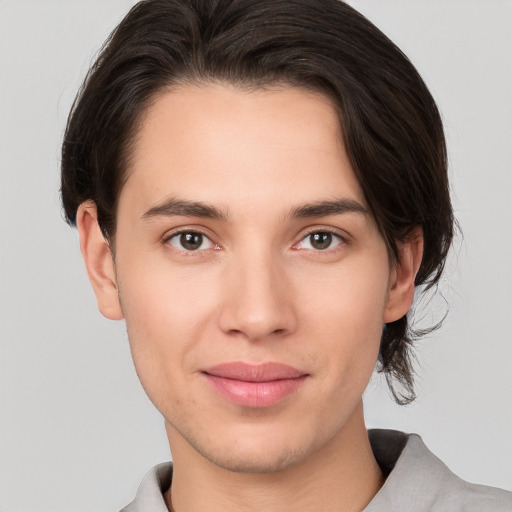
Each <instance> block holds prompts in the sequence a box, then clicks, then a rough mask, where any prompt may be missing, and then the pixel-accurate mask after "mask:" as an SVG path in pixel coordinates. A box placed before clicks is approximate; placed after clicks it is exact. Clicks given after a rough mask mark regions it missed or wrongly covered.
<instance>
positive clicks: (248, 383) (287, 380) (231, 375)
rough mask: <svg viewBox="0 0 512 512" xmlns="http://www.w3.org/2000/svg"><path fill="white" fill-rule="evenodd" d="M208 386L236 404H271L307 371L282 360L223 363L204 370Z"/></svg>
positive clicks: (292, 388) (300, 381) (288, 392)
mask: <svg viewBox="0 0 512 512" xmlns="http://www.w3.org/2000/svg"><path fill="white" fill-rule="evenodd" d="M202 373H203V375H204V376H205V377H206V380H207V381H208V383H209V384H210V386H211V387H212V388H213V389H214V390H215V391H216V392H218V393H219V394H221V395H222V396H224V397H225V398H227V399H228V400H230V401H231V402H232V403H234V404H235V405H240V406H243V407H252V408H263V407H270V406H272V405H275V404H277V403H279V402H280V401H282V400H284V399H285V398H286V397H287V396H289V395H291V394H292V393H294V392H295V391H297V390H298V389H299V387H300V386H301V385H302V384H303V382H304V381H305V380H306V379H307V377H308V374H306V373H304V372H302V371H300V370H298V369H296V368H293V367H291V366H288V365H283V364H281V363H265V364H261V365H251V364H247V363H242V362H233V363H224V364H221V365H218V366H214V367H212V368H208V369H206V370H203V372H202Z"/></svg>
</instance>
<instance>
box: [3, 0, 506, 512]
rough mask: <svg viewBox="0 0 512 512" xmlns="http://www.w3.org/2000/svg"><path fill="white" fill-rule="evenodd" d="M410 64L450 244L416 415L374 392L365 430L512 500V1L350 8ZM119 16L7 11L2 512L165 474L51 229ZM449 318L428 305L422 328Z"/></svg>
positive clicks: (116, 354)
mask: <svg viewBox="0 0 512 512" xmlns="http://www.w3.org/2000/svg"><path fill="white" fill-rule="evenodd" d="M350 3H352V4H353V5H354V6H356V7H357V8H359V9H360V10H361V11H362V12H363V13H364V14H366V15H367V16H368V17H369V18H370V19H371V20H373V21H374V22H375V23H376V24H377V25H378V26H379V27H381V28H382V29H383V30H384V31H385V32H386V33H387V34H388V35H389V36H390V37H391V38H392V39H393V40H394V41H395V42H397V43H398V44H399V46H401V48H402V49H403V50H404V51H405V52H406V53H407V54H408V55H409V56H410V58H411V59H412V60H413V62H414V63H415V64H416V65H417V67H418V69H419V70H420V72H421V73H422V74H423V76H424V78H425V80H426V81H427V83H428V84H429V86H430V87H431V90H432V92H433V94H434V96H435V98H436V99H437V101H438V103H439V105H440V108H441V110H442V112H443V116H444V120H445V124H446V129H447V135H448V142H449V155H450V173H451V177H452V183H453V191H454V202H455V207H456V210H457V217H458V219H459V221H460V223H461V225H462V228H463V230H464V240H462V239H460V238H459V240H458V242H457V244H458V245H457V246H456V247H457V249H456V251H455V253H454V257H452V259H451V261H450V264H449V267H448V272H447V276H446V278H445V280H444V281H443V283H442V292H443V295H444V297H445V299H446V300H447V301H448V302H449V303H450V308H451V311H450V314H449V317H448V319H447V321H446V323H445V325H444V327H443V329H442V330H441V331H439V332H437V333H435V334H434V335H432V336H430V337H429V338H428V339H426V340H424V341H423V342H422V343H421V345H420V347H419V350H418V356H419V359H420V361H421V365H420V366H419V367H418V373H419V378H418V386H417V389H418V394H419V398H418V400H417V401H416V402H415V403H414V404H412V405H410V406H409V407H406V408H400V407H398V406H396V405H394V404H393V402H392V401H391V399H389V397H388V395H387V392H386V388H385V386H384V385H383V383H382V382H380V381H379V379H374V380H373V381H372V383H371V384H370V386H369V389H368V391H367V394H366V404H365V405H366V414H367V420H368V424H369V426H384V427H394V428H399V429H403V430H406V431H415V432H418V433H420V434H421V435H422V436H423V438H424V440H425V441H426V443H427V444H428V446H429V447H430V448H431V449H432V450H433V451H434V452H435V453H437V454H438V455H439V456H440V458H441V459H443V460H444V461H445V462H446V463H447V464H448V465H449V466H450V467H451V468H452V469H453V470H454V471H455V472H456V473H458V474H459V475H460V476H462V477H464V478H466V479H468V480H470V481H477V482H480V483H485V484H489V485H495V486H500V487H505V488H508V489H512V435H511V432H512V407H511V405H512V403H511V402H512V327H511V325H512V322H511V317H512V267H511V262H512V233H511V231H512V230H511V224H512V206H511V201H510V196H511V192H512V172H511V162H512V149H511V148H512V121H511V119H512V98H511V94H512V70H511V67H512V56H511V54H512V2H510V1H509V0H414V1H413V0H353V1H351V2H350ZM132 4H133V2H132V1H130V0H108V1H104V0H72V1H70V0H60V1H59V0H32V1H30V0H0V171H1V172H0V222H1V225H0V229H1V239H0V240H1V252H0V258H1V259H0V292H1V296H0V300H1V302H0V315H1V317H0V336H1V352H0V405H1V409H0V510H1V511H2V512H43V511H52V512H69V511H87V512H96V511H98V512H99V511H107V510H117V509H119V508H120V507H121V506H123V505H125V504H126V503H127V502H128V501H130V500H131V499H132V497H133V495H134V493H135V491H136V488H137V485H138V483H139V482H140V480H141V479H142V477H143V475H144V474H145V472H146V471H147V470H148V469H149V468H150V467H151V466H152V465H154V464H155V463H157V462H160V461H163V460H166V459H167V458H168V457H169V450H168V447H167V442H166V439H165V435H164V429H163V422H162V420H161V419H160V417H159V415H158V414H157V413H156V412H155V411H154V410H153V407H152V405H151V404H150V403H149V401H148V400H147V398H146V397H145V395H144V393H143V391H142V390H141V387H140V385H139V383H138V380H137V378H136V375H135V372H134V370H133V369H132V364H131V360H130V355H129V350H128V345H127V341H126V335H125V331H124V326H123V324H122V323H114V322H109V321H107V320H105V319H103V318H102V317H101V316H100V315H99V313H98V312H97V311H96V305H95V300H94V297H93V294H92V291H91V289H90V286H89V283H88V281H87V278H86V275H85V271H84V269H83V265H82V262H81V257H80V254H79V249H78V243H77V234H76V231H75V230H72V229H70V228H68V227H67V226H66V225H65V224H64V222H63V221H62V218H61V213H60V205H59V194H58V187H59V149H60V148H59V146H60V142H61V137H62V133H63V129H64V124H65V120H66V116H67V113H68V111H69V107H70V105H71V102H72V99H73V97H74V94H75V92H76V89H77V87H78V85H79V83H80V80H81V78H82V77H83V75H84V73H85V72H86V70H87V68H88V65H89V63H90V62H91V59H92V58H93V56H94V54H95V52H96V50H97V49H98V48H99V46H100V44H101V43H102V41H103V40H104V38H105V37H106V35H107V34H108V33H109V32H110V30H111V29H112V28H113V27H114V26H115V24H116V23H117V22H118V21H119V20H120V19H121V17H122V16H123V15H124V13H125V12H126V11H127V10H128V8H129V7H130V6H131V5H132ZM444 308H445V303H444V302H443V300H442V299H440V298H439V297H438V298H437V299H435V300H433V301H432V303H431V305H430V309H429V315H428V317H427V321H429V320H435V319H438V318H439V317H440V316H441V315H442V314H443V311H444Z"/></svg>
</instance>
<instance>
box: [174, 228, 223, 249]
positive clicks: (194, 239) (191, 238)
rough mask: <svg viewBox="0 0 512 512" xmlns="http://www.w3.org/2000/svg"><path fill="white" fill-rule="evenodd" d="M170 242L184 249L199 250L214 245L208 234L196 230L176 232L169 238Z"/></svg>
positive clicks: (177, 247)
mask: <svg viewBox="0 0 512 512" xmlns="http://www.w3.org/2000/svg"><path fill="white" fill-rule="evenodd" d="M168 243H169V244H170V245H171V246H172V247H175V248H176V249H180V250H182V251H183V250H185V251H198V250H204V249H210V248H211V247H213V243H212V242H211V240H210V239H209V238H208V237H207V236H205V235H203V234H202V233H197V232H194V231H186V232H183V233H176V234H175V235H173V236H171V237H170V238H169V239H168Z"/></svg>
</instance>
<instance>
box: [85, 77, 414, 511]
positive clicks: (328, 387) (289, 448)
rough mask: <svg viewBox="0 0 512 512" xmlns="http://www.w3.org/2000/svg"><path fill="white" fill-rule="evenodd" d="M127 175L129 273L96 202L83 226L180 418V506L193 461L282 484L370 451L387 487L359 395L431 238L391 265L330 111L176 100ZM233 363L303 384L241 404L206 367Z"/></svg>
mask: <svg viewBox="0 0 512 512" xmlns="http://www.w3.org/2000/svg"><path fill="white" fill-rule="evenodd" d="M127 173H128V174H127V180H126V183H125V185H124V187H123V189H122V191H121V194H120V199H119V206H118V222H117V232H116V236H115V248H116V260H115V266H114V264H113V262H112V258H111V255H110V253H109V250H108V245H107V244H106V242H104V241H102V238H101V234H98V233H99V228H98V227H97V224H95V211H94V205H93V204H91V203H84V205H82V206H81V208H80V210H79V214H78V227H79V230H80V234H81V244H82V251H83V253H84V257H85V259H86V263H87V267H88V271H89V275H90V278H91V281H92V283H93V286H94V288H95V291H96V295H97V298H98V304H99V307H100V310H101V311H102V312H103V314H104V315H105V316H107V317H109V318H121V317H124V318H125V319H126V324H127V329H128V334H129V340H130V347H131V351H132V354H133V359H134V362H135V366H136V369H137V373H138V375H139V377H140V380H141V382H142V385H143V386H144V389H145V390H146V392H147V394H148V396H149V397H150V398H151V400H152V401H153V403H154V404H155V406H156V407H157V408H158V409H159V411H160V412H161V413H162V415H163V416H164V418H165V420H166V428H167V432H168V436H169V441H170V445H171V449H172V453H173V459H174V461H175V476H174V477H173V503H174V487H175V483H176V485H178V484H179V482H180V480H179V479H180V462H181V461H185V460H186V461H187V462H186V463H185V462H183V463H182V467H185V465H188V466H189V467H192V466H193V465H194V464H196V467H199V466H201V465H202V466H203V467H210V468H211V467H212V464H213V466H215V467H216V470H217V471H220V472H221V473H222V472H223V471H229V472H238V473H244V474H245V473H251V474H268V473H274V474H275V473H286V472H287V471H288V472H289V471H296V470H297V468H300V467H302V466H304V465H306V464H308V465H309V467H310V468H311V467H312V466H311V465H312V464H313V465H314V464H315V461H317V462H318V461H322V462H321V464H322V465H323V466H325V467H326V468H327V469H329V468H330V469H329V470H332V467H331V466H330V465H331V463H332V464H339V462H337V461H335V460H334V455H335V456H336V457H337V458H338V459H340V458H341V460H342V461H343V460H345V464H346V466H347V467H348V466H349V465H350V464H349V462H347V461H348V460H349V459H350V457H353V460H352V462H354V461H355V460H356V457H359V458H360V459H361V453H362V452H363V451H364V452H365V453H366V454H367V459H364V458H363V462H361V464H363V465H364V464H373V465H374V468H373V469H374V472H373V475H374V476H375V479H374V481H373V485H374V486H375V485H376V482H377V480H378V478H379V475H380V473H379V471H378V468H377V466H376V463H375V461H374V460H373V459H372V456H371V450H369V445H367V440H366V437H365V436H366V430H365V427H364V421H363V414H362V406H361V396H362V393H363V391H364V389H365V387H366V385H367V383H368V381H369V379H370V376H371V374H372V372H373V369H374V367H375V363H376V360H377V356H378V351H379V343H380V339H381V334H382V329H383V324H384V323H386V322H391V321H394V320H397V319H399V318H401V317H402V316H403V315H404V314H405V313H406V312H407V311H408V309H409V307H410V304H411V301H412V297H413V292H414V276H415V273H416V271H417V268H418V266H419V263H420V260H421V236H419V237H417V239H416V241H415V242H411V243H408V244H403V245H402V246H401V260H400V262H399V264H398V265H393V264H391V262H390V258H389V256H388V252H387V249H386V245H385V243H384V240H383V238H382V236H381V234H380V232H379V230H378V228H377V226H376V223H375V221H374V219H373V217H372V216H371V214H370V213H369V208H368V205H367V204H366V202H365V199H364V197H363V195H362V192H361V190H360V187H359V185H358V182H357V180H356V178H355V175H354V172H353V170H352V168H351V165H350V163H349V161H348V158H347V156H346V153H345V151H344V149H343V147H342V144H341V133H340V123H339V119H338V115H337V113H336V110H335V109H334V108H333V106H332V104H331V103H330V101H329V100H328V99H326V98H325V97H323V96H322V95H319V94H314V93H311V92H307V91H304V90H300V89H297V88H292V87H288V88H286V87H281V88H274V89H271V90H257V91H251V92H247V91H241V90H239V89H236V88H234V87H232V86H229V85H219V84H217V85H205V86H201V87H199V86H197V87H196V86H187V87H183V88H179V89H175V90H170V91H167V92H165V93H163V94H161V95H160V96H159V97H158V98H157V99H155V101H154V102H153V103H152V105H151V106H150V107H149V109H148V110H147V112H146V113H145V115H144V117H143V119H142V120H141V124H140V128H139V132H138V135H137V138H136V141H135V146H134V149H133V156H132V159H131V162H130V168H129V169H128V171H127ZM102 244H103V245H102ZM226 363H246V364H247V365H256V366H258V365H262V364H266V363H279V364H282V365H286V366H288V367H291V368H293V369H295V370H297V372H298V373H299V374H300V375H301V379H302V380H301V382H300V384H299V385H297V386H296V387H295V388H293V390H292V391H291V392H290V393H285V394H284V395H283V396H282V397H281V395H279V396H278V397H277V398H278V399H277V401H271V403H270V404H267V405H265V404H266V402H265V400H263V402H262V403H263V406H258V403H259V402H258V401H257V399H255V402H254V403H252V402H250V400H249V402H247V403H246V402H243V399H244V398H243V399H242V402H243V403H242V404H240V403H239V402H237V401H236V400H233V399H232V398H230V395H229V393H228V395H226V394H224V393H222V392H220V391H219V388H218V387H216V384H215V383H214V384H213V385H212V377H211V376H209V375H208V370H209V369H211V368H213V367H216V366H218V365H223V364H226ZM213 380H215V378H213ZM224 384H225V382H224ZM244 389H245V388H244ZM251 389H254V390H255V391H254V392H255V393H257V392H258V389H260V388H258V386H257V385H255V386H252V387H251ZM261 389H267V388H264V386H263V387H261ZM342 447H344V448H343V449H342ZM355 447H357V448H358V449H357V450H356V449H355ZM359 448H360V449H359ZM343 450H344V451H343ZM356 452H357V454H356ZM340 453H344V454H345V455H342V456H340ZM344 457H345V459H344ZM191 461H192V462H191ZM364 461H365V462H364ZM372 461H373V462H372ZM352 466H354V464H352ZM366 469H367V466H366V467H365V472H363V471H362V472H361V474H366V475H367V474H368V472H367V471H366ZM194 471H197V469H194ZM340 471H341V470H340ZM354 471H355V474H356V473H357V470H354ZM183 473H185V469H183ZM372 492H373V491H372ZM177 508H178V507H177ZM182 509H183V508H182ZM184 509H185V510H186V509H187V508H186V507H185V508H184Z"/></svg>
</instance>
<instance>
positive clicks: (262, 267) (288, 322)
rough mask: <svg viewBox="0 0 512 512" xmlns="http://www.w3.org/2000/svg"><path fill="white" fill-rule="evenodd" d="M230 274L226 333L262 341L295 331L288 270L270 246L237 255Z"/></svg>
mask: <svg viewBox="0 0 512 512" xmlns="http://www.w3.org/2000/svg"><path fill="white" fill-rule="evenodd" d="M226 272H227V274H228V275H226V285H227V287H226V290H225V292H226V300H225V301H224V305H223V310H222V312H221V327H222V329H223V330H224V331H225V332H231V333H233V332H237V333H243V334H244V335H245V336H246V337H247V338H248V339H251V340H258V339H262V338H264V337H266V336H269V335H276V334H281V335H284V334H285V333H288V332H291V331H292V330H294V328H295V326H296V318H295V315H294V308H293V298H292V296H291V293H290V292H291V290H290V289H289V285H288V279H287V275H286V271H285V268H284V265H283V262H282V260H281V258H279V256H278V255H276V254H275V253H273V252H272V251H271V249H269V247H268V246H267V247H261V246H260V247H256V246H255V245H254V244H253V245H252V246H251V247H247V248H246V250H244V251H240V252H239V253H238V254H236V255H233V259H232V261H230V264H229V265H228V266H227V268H226Z"/></svg>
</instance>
